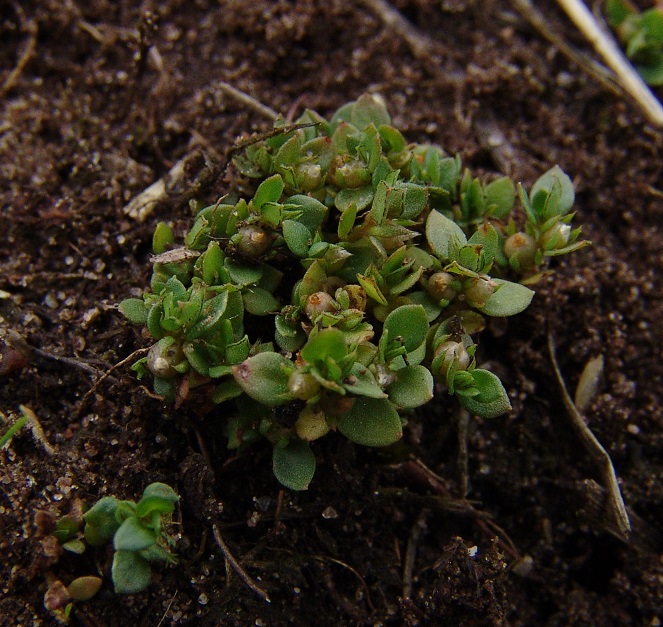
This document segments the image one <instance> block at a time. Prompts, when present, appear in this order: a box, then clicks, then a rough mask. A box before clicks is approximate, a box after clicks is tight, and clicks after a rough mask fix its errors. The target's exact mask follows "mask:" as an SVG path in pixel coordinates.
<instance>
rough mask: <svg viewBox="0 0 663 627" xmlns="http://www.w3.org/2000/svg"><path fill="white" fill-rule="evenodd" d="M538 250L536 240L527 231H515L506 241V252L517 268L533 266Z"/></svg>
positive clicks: (525, 268)
mask: <svg viewBox="0 0 663 627" xmlns="http://www.w3.org/2000/svg"><path fill="white" fill-rule="evenodd" d="M537 250H538V245H537V243H536V240H535V239H534V238H533V237H532V236H531V235H528V234H527V233H514V234H513V235H511V236H509V237H508V238H507V239H506V241H505V242H504V254H505V255H506V257H507V259H508V260H509V263H510V264H511V266H512V267H513V268H514V269H517V270H528V269H529V268H533V267H534V265H535V259H536V252H537Z"/></svg>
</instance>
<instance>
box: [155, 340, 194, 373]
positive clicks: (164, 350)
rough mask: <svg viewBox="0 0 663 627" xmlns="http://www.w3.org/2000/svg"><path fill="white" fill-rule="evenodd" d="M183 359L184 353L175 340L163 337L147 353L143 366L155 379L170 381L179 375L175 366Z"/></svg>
mask: <svg viewBox="0 0 663 627" xmlns="http://www.w3.org/2000/svg"><path fill="white" fill-rule="evenodd" d="M184 359H185V357H184V351H183V350H182V347H181V346H180V344H178V343H177V341H176V340H175V338H173V337H164V338H162V339H161V340H159V341H158V342H157V343H156V344H155V345H154V346H152V348H150V350H149V351H148V353H147V359H146V361H145V366H146V367H147V369H148V370H149V371H150V372H151V373H152V374H153V375H154V376H155V377H160V378H161V379H172V378H174V377H176V376H177V375H178V374H179V373H178V371H177V370H176V369H175V366H177V364H179V363H180V362H182V361H183V360H184Z"/></svg>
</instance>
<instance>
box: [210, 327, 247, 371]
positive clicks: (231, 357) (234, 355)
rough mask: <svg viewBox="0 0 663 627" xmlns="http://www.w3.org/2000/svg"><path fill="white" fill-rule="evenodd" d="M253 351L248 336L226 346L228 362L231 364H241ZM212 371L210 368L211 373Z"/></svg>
mask: <svg viewBox="0 0 663 627" xmlns="http://www.w3.org/2000/svg"><path fill="white" fill-rule="evenodd" d="M250 350H251V344H250V342H249V337H248V335H245V336H244V337H243V338H242V339H241V340H237V342H233V343H232V344H228V346H226V361H227V362H228V363H230V364H233V365H234V364H241V363H242V362H243V361H244V360H245V359H246V358H247V357H248V356H249V352H250ZM211 371H212V369H211V368H210V373H211ZM210 376H211V374H210Z"/></svg>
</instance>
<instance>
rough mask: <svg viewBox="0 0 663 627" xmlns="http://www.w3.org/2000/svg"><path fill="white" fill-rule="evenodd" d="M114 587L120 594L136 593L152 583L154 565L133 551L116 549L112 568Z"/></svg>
mask: <svg viewBox="0 0 663 627" xmlns="http://www.w3.org/2000/svg"><path fill="white" fill-rule="evenodd" d="M111 576H112V578H113V587H114V588H115V592H117V593H118V594H135V593H136V592H142V591H143V590H145V588H147V586H149V585H150V580H151V579H152V567H151V566H150V564H149V562H148V561H147V560H146V559H144V558H142V557H141V556H140V555H138V554H137V553H134V552H133V551H115V555H113V567H112V568H111Z"/></svg>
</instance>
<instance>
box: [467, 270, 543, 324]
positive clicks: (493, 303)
mask: <svg viewBox="0 0 663 627" xmlns="http://www.w3.org/2000/svg"><path fill="white" fill-rule="evenodd" d="M493 281H495V283H497V284H498V286H499V287H498V288H497V290H495V293H494V294H493V295H492V296H491V297H490V298H489V299H488V301H487V302H486V304H485V305H484V306H483V307H482V308H480V309H479V310H480V311H481V312H483V313H485V314H486V315H488V316H495V317H498V318H502V317H506V316H515V315H516V314H518V313H520V312H521V311H524V310H525V309H527V307H528V306H529V304H530V303H531V302H532V298H533V297H534V291H533V290H531V289H529V288H528V287H525V286H524V285H520V283H512V282H511V281H505V280H503V279H493Z"/></svg>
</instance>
